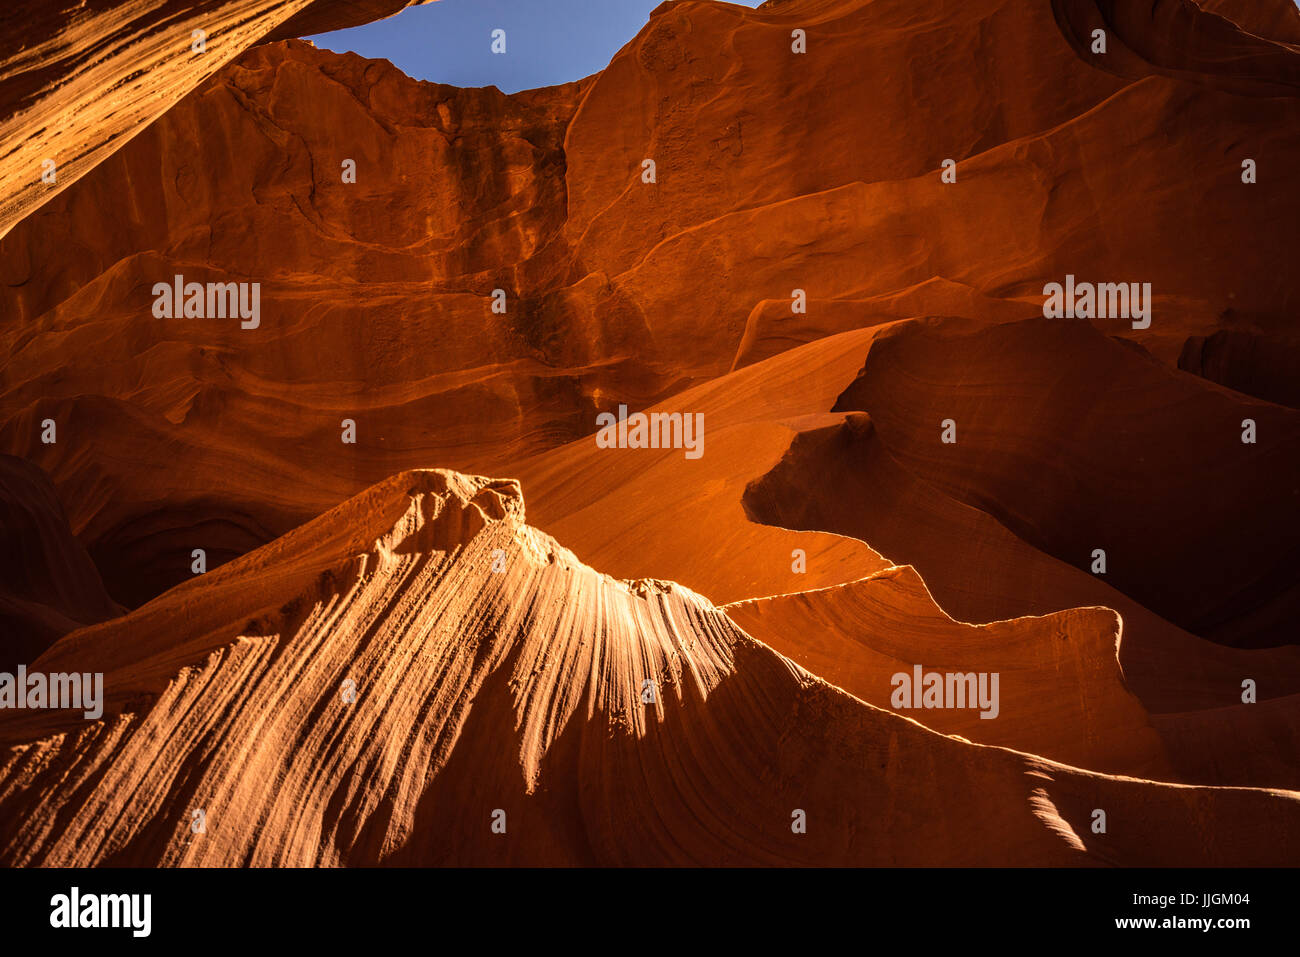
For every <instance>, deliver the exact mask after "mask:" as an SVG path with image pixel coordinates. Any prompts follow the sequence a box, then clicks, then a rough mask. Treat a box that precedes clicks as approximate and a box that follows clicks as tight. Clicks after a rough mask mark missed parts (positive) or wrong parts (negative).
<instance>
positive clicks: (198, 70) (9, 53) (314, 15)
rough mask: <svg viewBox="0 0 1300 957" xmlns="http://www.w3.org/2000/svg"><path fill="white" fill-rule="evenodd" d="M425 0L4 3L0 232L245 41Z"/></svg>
mask: <svg viewBox="0 0 1300 957" xmlns="http://www.w3.org/2000/svg"><path fill="white" fill-rule="evenodd" d="M428 2H432V0H125V2H123V0H11V2H9V3H6V4H5V5H4V7H3V8H0V36H3V37H4V38H5V42H4V45H3V46H2V47H0V142H2V143H4V147H3V150H2V151H0V236H3V235H4V234H5V233H6V232H8V231H9V230H10V229H11V228H13V226H14V224H15V223H17V222H18V221H19V220H20V219H22V218H23V217H24V216H27V215H29V214H30V213H31V212H32V211H33V210H35V209H37V208H38V207H39V206H41V205H42V204H43V203H46V202H48V201H49V200H50V199H51V198H53V197H54V196H56V195H57V194H58V193H59V192H61V191H62V190H63V189H66V188H67V187H68V186H69V185H71V184H72V183H74V182H76V181H77V180H78V179H80V178H81V177H82V176H84V175H85V174H86V173H87V172H89V171H90V170H91V169H93V168H94V167H95V166H97V165H98V164H99V163H101V162H103V161H104V159H106V158H107V157H108V156H109V155H111V154H112V153H113V151H115V150H116V149H118V148H119V147H120V146H122V144H123V143H125V142H126V141H127V140H129V139H130V138H131V137H132V136H134V135H135V134H137V133H139V132H140V131H141V130H142V129H144V128H145V127H146V126H147V125H148V124H150V123H152V122H153V121H154V120H156V119H157V118H158V117H159V116H161V115H162V114H163V113H164V112H165V111H166V110H168V109H170V108H171V107H172V106H174V105H175V104H176V103H177V102H178V101H179V100H180V99H181V98H182V97H184V96H185V94H187V93H189V92H190V91H191V90H192V89H194V88H195V87H196V86H198V85H199V84H200V83H202V82H203V81H204V80H205V79H207V78H208V77H209V76H211V75H212V74H213V73H215V72H216V71H217V70H219V69H221V67H223V66H225V64H227V63H229V62H230V60H231V59H233V58H234V57H235V56H237V55H238V54H239V53H240V52H241V51H243V50H244V49H245V48H247V47H248V46H249V45H251V44H253V43H256V42H258V41H259V40H263V39H278V38H282V37H288V36H303V35H305V34H311V33H319V32H322V31H324V30H338V29H341V28H342V27H347V26H355V25H357V24H359V23H366V22H367V21H370V20H376V19H379V18H381V17H386V16H391V15H392V14H394V13H397V12H398V11H399V10H401V9H403V8H404V7H407V6H410V5H411V4H412V3H428ZM196 31H199V33H198V35H196ZM200 41H201V42H200ZM47 160H51V161H53V162H54V164H55V165H54V168H53V174H54V176H53V179H52V180H50V179H49V178H48V177H47V176H46V175H45V174H46V172H47V170H46V168H45V166H44V164H45V162H46V161H47Z"/></svg>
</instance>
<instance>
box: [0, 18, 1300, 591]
mask: <svg viewBox="0 0 1300 957" xmlns="http://www.w3.org/2000/svg"><path fill="white" fill-rule="evenodd" d="M1275 5H1276V6H1277V9H1278V10H1281V9H1283V8H1284V7H1285V6H1286V4H1285V3H1283V0H1276V4H1275ZM1157 6H1159V5H1157ZM1059 7H1060V5H1059V4H1058V5H1057V6H1056V7H1054V6H1053V4H1052V3H1050V2H1049V0H1043V2H1032V3H1025V2H1021V0H1015V2H1012V0H926V3H925V4H924V5H923V7H922V8H921V9H922V11H923V12H918V8H917V5H916V3H915V2H914V0H874V2H871V3H866V2H861V0H835V2H816V3H813V2H803V0H799V2H793V3H787V4H781V5H775V6H772V7H770V8H768V9H763V10H748V9H745V8H739V7H733V6H730V5H727V4H717V3H702V2H701V3H695V2H685V3H672V4H665V5H662V6H661V7H660V8H658V10H657V11H656V12H655V14H654V15H653V16H652V17H651V18H650V22H649V23H648V24H647V25H646V27H645V28H644V29H643V30H642V31H641V33H640V34H639V35H638V36H637V37H636V38H635V39H633V40H632V41H631V42H630V43H629V44H628V45H627V46H626V47H625V48H624V49H623V50H621V51H620V52H619V53H618V54H617V55H616V56H615V57H614V59H613V61H612V62H611V63H610V65H609V67H608V68H607V69H605V70H604V71H602V72H601V73H600V74H598V75H596V76H594V77H590V78H588V79H586V80H583V81H581V82H579V83H575V84H569V85H567V86H563V87H557V88H552V89H547V90H539V91H530V92H527V93H521V94H518V95H515V96H504V95H501V94H499V93H497V92H496V91H495V90H494V89H491V88H488V89H481V90H456V89H452V88H449V87H441V86H438V85H436V84H428V83H418V82H416V81H413V80H411V79H409V78H407V77H405V76H404V75H402V74H401V73H399V72H398V71H396V70H395V69H393V68H392V67H391V66H390V65H388V64H387V63H385V62H383V61H364V60H361V59H359V58H357V57H355V56H351V55H345V56H338V55H335V54H332V53H329V52H326V51H321V50H316V49H313V48H311V47H310V46H307V45H305V44H302V43H298V42H294V41H288V42H284V43H272V44H267V45H262V46H259V47H256V48H254V49H252V50H250V51H248V52H246V53H244V54H243V55H242V56H240V57H239V58H238V59H237V60H236V61H234V62H232V63H231V64H229V65H228V66H227V67H225V68H223V69H222V70H220V71H219V72H217V73H216V74H215V75H214V76H212V77H210V78H209V79H208V80H207V81H206V82H204V83H203V84H202V85H201V86H200V87H199V88H198V89H196V90H194V91H193V92H192V93H190V95H188V96H187V97H186V98H185V99H184V100H183V101H181V102H180V103H178V104H177V105H176V106H175V107H174V108H172V109H170V110H168V111H167V112H166V113H165V114H164V115H163V116H162V118H161V119H160V120H159V121H158V122H157V123H155V124H153V125H152V126H150V127H149V128H148V129H147V130H146V131H145V132H144V133H142V134H140V135H138V136H136V137H134V138H133V139H132V140H131V141H130V142H129V143H127V144H126V145H125V146H124V147H122V148H121V149H120V150H118V151H117V152H115V153H114V154H113V155H112V157H111V158H110V159H109V160H107V161H106V162H104V163H102V164H100V165H99V166H97V167H96V168H95V169H94V170H93V171H92V172H91V173H89V174H88V175H87V176H86V178H85V179H84V180H83V181H80V182H78V183H76V184H75V185H74V186H73V187H71V188H70V189H68V190H67V191H66V192H64V193H61V194H60V195H58V196H57V197H55V198H54V199H53V200H51V201H50V202H49V203H47V204H46V205H45V206H43V207H42V208H41V209H40V210H39V211H38V212H36V213H35V214H34V215H32V216H31V217H29V218H28V219H27V220H25V221H24V222H23V223H21V224H20V225H19V226H18V227H17V228H16V229H14V230H13V231H12V232H11V233H10V234H9V235H8V236H6V237H5V238H4V239H3V240H0V280H3V285H0V317H3V319H4V321H3V323H2V324H0V336H3V337H4V346H5V348H6V350H7V353H8V355H9V356H10V360H9V361H8V363H7V366H6V370H5V377H4V380H3V383H2V384H0V449H3V450H4V451H6V452H8V453H11V454H15V455H19V456H21V457H25V458H30V459H32V460H33V461H35V462H36V463H37V464H38V465H40V466H41V467H42V468H43V469H44V470H45V471H46V472H47V473H48V474H49V475H50V476H51V478H52V480H53V481H54V483H55V486H56V488H58V489H59V493H60V496H61V497H62V498H63V499H64V501H65V507H66V508H67V509H68V512H69V517H70V519H71V521H72V525H73V527H74V529H75V530H76V532H77V534H78V535H79V536H80V537H81V538H82V540H83V541H84V542H85V543H86V545H87V547H88V548H89V549H90V551H91V553H92V555H94V556H95V558H96V561H97V562H98V563H99V564H100V566H101V567H102V568H105V569H112V571H111V572H109V573H107V578H106V583H107V585H108V587H109V589H110V592H111V593H112V594H113V595H114V596H115V597H116V598H117V600H119V601H121V602H123V603H125V604H128V605H131V606H135V605H138V604H139V603H140V602H142V601H144V600H146V599H148V598H150V597H152V596H154V595H156V594H159V593H161V592H162V591H163V590H165V589H166V588H168V587H170V586H172V585H174V584H176V583H178V582H180V581H183V580H184V579H185V577H187V576H188V564H189V562H188V557H187V556H188V555H189V553H190V550H191V549H192V548H194V547H198V546H204V547H207V549H208V551H209V553H210V555H211V556H212V558H213V561H214V562H218V561H224V560H228V559H229V558H232V557H234V556H236V555H239V554H242V553H244V552H246V551H248V550H249V549H251V548H254V547H256V546H257V545H260V544H263V543H265V542H267V541H269V540H271V539H272V538H274V537H275V536H277V535H280V534H283V533H284V532H286V531H288V530H289V529H291V528H293V527H295V526H296V525H298V524H300V523H302V522H303V521H306V520H307V519H309V518H311V517H312V516H314V515H317V514H319V513H320V512H321V511H322V510H324V509H326V508H328V507H330V506H332V505H334V504H336V503H337V502H339V501H340V500H342V499H343V498H345V497H347V496H348V495H351V494H354V493H355V492H357V491H359V490H360V489H361V488H364V487H366V486H368V485H370V484H373V483H375V482H378V481H381V480H382V479H383V478H385V477H386V476H388V475H390V474H392V473H393V472H394V471H397V470H400V469H403V468H412V467H420V466H425V465H429V464H444V465H451V466H455V467H458V468H462V469H469V470H472V471H485V472H500V473H501V474H508V473H510V472H511V471H512V470H513V468H514V463H515V462H516V461H517V459H518V458H519V457H520V456H523V455H531V454H534V453H537V452H540V451H543V450H545V449H548V448H551V447H554V446H557V445H559V444H562V443H563V442H565V441H568V440H571V439H574V438H578V437H580V436H583V435H586V434H589V433H590V432H591V431H592V429H593V427H594V425H593V424H594V418H595V414H596V413H597V412H598V411H603V410H611V409H615V408H616V407H617V406H618V404H619V403H620V402H626V403H628V404H629V405H630V406H631V407H632V408H643V407H645V406H646V405H649V404H651V403H653V402H655V401H657V400H660V399H662V398H665V397H666V396H668V395H671V394H674V393H676V392H678V391H680V390H681V389H682V388H684V387H686V386H688V385H690V384H693V383H698V382H703V381H707V380H709V379H711V378H713V377H715V376H717V375H719V374H721V373H723V372H726V371H727V370H729V369H731V368H736V367H740V366H743V365H745V364H747V363H751V362H754V361H756V360H758V359H761V358H765V357H769V356H771V355H774V354H775V353H777V352H780V351H782V350H783V349H788V348H790V347H791V346H793V345H798V344H800V343H803V342H808V341H812V340H814V339H817V338H819V337H823V336H825V335H828V334H832V333H836V332H841V331H845V330H848V329H853V328H860V327H862V326H867V325H872V324H878V323H880V322H882V321H892V320H895V319H902V318H909V317H912V316H916V315H945V316H960V317H965V318H970V319H977V320H980V321H983V322H1002V321H1007V320H1018V319H1023V318H1026V317H1027V316H1030V315H1033V314H1035V313H1036V312H1038V311H1039V309H1040V307H1041V300H1042V296H1041V290H1042V288H1043V285H1044V283H1046V282H1048V281H1060V280H1062V279H1063V278H1064V276H1065V274H1067V273H1071V274H1074V275H1077V276H1079V277H1080V278H1081V279H1088V280H1089V281H1097V280H1107V279H1112V280H1114V281H1149V282H1151V283H1152V288H1153V298H1154V305H1153V309H1154V315H1155V317H1156V318H1155V319H1154V321H1153V322H1152V325H1151V327H1150V329H1149V330H1145V331H1137V330H1133V329H1132V328H1131V327H1130V324H1129V323H1128V322H1125V321H1123V320H1097V322H1096V325H1097V327H1098V329H1099V331H1101V332H1103V333H1105V334H1108V335H1122V336H1126V337H1130V338H1134V339H1136V340H1138V341H1140V342H1141V343H1142V344H1143V345H1144V347H1146V348H1147V349H1148V350H1149V351H1151V352H1152V354H1153V355H1154V356H1156V357H1157V358H1158V359H1160V360H1161V361H1163V362H1165V363H1166V364H1168V365H1170V366H1175V365H1176V364H1177V362H1178V357H1179V356H1180V355H1181V354H1182V353H1183V350H1184V346H1185V343H1186V341H1187V340H1188V338H1189V337H1190V336H1202V337H1205V336H1212V335H1214V334H1216V333H1218V332H1220V331H1222V330H1224V329H1233V330H1237V331H1241V332H1246V333H1249V334H1251V335H1254V336H1257V337H1259V338H1260V341H1261V342H1262V343H1263V344H1264V345H1265V349H1264V350H1261V351H1264V352H1266V351H1267V345H1268V344H1269V343H1271V342H1272V341H1273V340H1274V339H1275V338H1276V337H1279V336H1282V337H1286V336H1287V335H1288V330H1289V325H1290V323H1291V322H1292V317H1293V316H1294V314H1295V310H1296V308H1297V306H1298V305H1300V300H1298V299H1297V293H1296V288H1295V283H1294V282H1293V281H1292V280H1291V265H1290V260H1289V258H1288V257H1289V251H1290V250H1291V249H1294V248H1295V246H1296V244H1297V242H1298V241H1300V191H1297V190H1295V189H1294V188H1292V185H1291V182H1290V176H1289V173H1288V171H1289V170H1290V169H1291V168H1292V166H1293V164H1294V160H1295V157H1296V155H1297V153H1298V152H1300V132H1298V131H1300V122H1297V121H1300V112H1298V111H1300V99H1297V98H1296V96H1295V95H1293V93H1294V91H1291V90H1290V89H1289V88H1287V87H1286V83H1285V81H1286V78H1287V77H1288V76H1289V75H1290V71H1291V69H1292V64H1293V62H1295V61H1296V60H1297V58H1300V53H1295V52H1294V51H1291V50H1290V48H1289V47H1287V46H1286V45H1285V44H1283V43H1281V42H1278V41H1271V40H1270V41H1266V40H1264V39H1262V38H1260V37H1257V36H1255V35H1254V34H1253V33H1250V32H1249V31H1248V29H1245V28H1241V29H1239V28H1238V27H1237V26H1235V25H1234V23H1233V22H1232V21H1231V20H1225V19H1223V18H1222V17H1220V16H1218V15H1217V14H1216V15H1214V16H1213V17H1211V15H1210V14H1207V13H1203V12H1201V11H1198V10H1197V9H1196V8H1195V7H1193V6H1191V5H1190V4H1184V5H1183V6H1182V7H1179V13H1178V16H1179V17H1183V18H1190V21H1189V22H1191V23H1192V24H1193V25H1200V26H1197V29H1196V30H1195V31H1194V35H1195V37H1197V38H1198V40H1197V42H1198V43H1201V42H1203V43H1213V44H1217V45H1218V46H1217V47H1216V49H1217V48H1219V47H1222V48H1223V49H1225V50H1227V49H1231V50H1232V51H1234V52H1232V56H1233V57H1237V58H1243V57H1244V58H1245V59H1244V60H1243V62H1246V63H1248V64H1250V65H1251V70H1252V71H1253V73H1252V74H1251V75H1252V76H1253V75H1255V74H1258V75H1259V76H1267V77H1272V78H1273V79H1272V80H1270V83H1271V85H1270V87H1269V92H1270V95H1268V96H1256V95H1246V94H1245V93H1241V92H1238V91H1234V90H1228V89H1226V88H1223V86H1222V85H1221V84H1219V85H1216V84H1214V83H1208V82H1200V81H1198V80H1197V77H1199V76H1200V74H1197V76H1193V77H1191V78H1189V72H1190V71H1191V67H1190V66H1188V65H1186V64H1184V65H1183V66H1182V67H1180V70H1179V72H1177V74H1176V75H1175V74H1174V73H1171V72H1169V71H1168V70H1164V69H1163V68H1157V67H1156V66H1154V65H1148V66H1143V67H1141V69H1138V68H1137V67H1133V66H1132V65H1131V64H1130V66H1126V67H1125V70H1126V71H1127V72H1126V73H1124V75H1117V74H1116V73H1115V72H1114V70H1111V69H1106V68H1102V67H1101V66H1099V65H1098V64H1097V63H1096V62H1092V61H1090V60H1089V59H1088V58H1085V57H1083V56H1082V55H1081V54H1080V52H1079V50H1078V49H1076V47H1075V46H1074V45H1073V44H1072V40H1071V38H1070V36H1067V34H1066V33H1065V32H1063V27H1062V23H1061V16H1062V11H1061V9H1058V8H1059ZM1184 7H1185V8H1186V9H1184ZM1089 8H1090V7H1089V5H1088V4H1083V3H1078V4H1073V5H1072V6H1070V8H1069V9H1070V10H1084V11H1086V10H1087V9H1089ZM1157 12H1158V11H1157ZM1220 12H1226V13H1227V14H1229V15H1230V14H1231V13H1232V11H1231V10H1227V11H1220ZM1286 16H1291V17H1294V16H1296V14H1295V13H1294V11H1293V12H1292V13H1290V14H1287V15H1286ZM1274 19H1278V22H1279V23H1287V22H1290V21H1289V20H1286V19H1285V17H1284V15H1283V14H1281V13H1277V14H1276V16H1275V17H1274ZM1163 22H1164V21H1163V20H1159V18H1156V19H1154V20H1144V19H1141V18H1136V19H1133V18H1127V19H1123V20H1122V23H1120V26H1122V27H1123V30H1122V31H1121V32H1122V34H1123V36H1124V37H1128V38H1129V40H1128V41H1126V42H1127V45H1128V46H1129V47H1132V46H1133V45H1134V44H1137V40H1136V39H1132V37H1133V36H1135V35H1137V36H1147V35H1148V34H1158V30H1159V28H1160V24H1161V23H1163ZM1180 22H1181V21H1180ZM1252 22H1253V21H1252ZM1207 25H1212V26H1213V29H1211V28H1210V26H1207ZM796 27H797V28H799V29H804V30H806V31H807V36H808V42H809V47H808V52H807V53H806V54H793V53H792V52H791V49H790V42H791V41H790V33H791V30H792V29H794V28H796ZM1114 29H1115V30H1119V27H1118V26H1117V27H1115V28H1114ZM1113 39H1114V43H1115V46H1116V51H1118V47H1119V45H1120V42H1121V38H1120V36H1119V35H1118V34H1117V35H1116V36H1115V37H1114V38H1113ZM1259 44H1265V46H1264V48H1262V49H1263V50H1264V52H1260V50H1261V48H1259ZM1138 45H1139V46H1140V44H1138ZM1242 51H1244V52H1242ZM1252 51H1253V52H1252ZM1265 53H1267V55H1265ZM1115 55H1116V56H1118V55H1119V54H1118V52H1116V54H1115ZM1152 55H1154V54H1152ZM1225 55H1226V54H1225ZM1094 59H1095V58H1094ZM1107 62H1109V61H1107ZM1142 62H1148V61H1142ZM1130 67H1132V68H1130ZM1204 71H1205V75H1206V76H1209V75H1214V76H1217V75H1219V74H1217V73H1215V72H1214V70H1212V69H1211V67H1210V66H1208V65H1206V66H1204ZM1274 87H1277V89H1274ZM845 104H866V106H865V107H863V108H861V109H859V108H847V107H846V106H845ZM1248 158H1249V159H1253V160H1254V161H1256V163H1257V164H1258V181H1257V182H1256V183H1254V184H1250V185H1247V184H1244V183H1242V181H1241V164H1242V162H1243V160H1245V159H1248ZM346 159H352V160H354V161H355V162H356V164H357V181H356V183H344V182H343V179H342V172H341V170H342V164H343V161H344V160H346ZM646 159H653V160H654V162H655V164H656V167H655V168H656V181H655V183H653V184H648V183H644V182H642V178H641V176H642V170H643V162H644V160H646ZM945 159H954V160H955V161H956V163H957V168H956V175H957V182H956V183H953V184H950V183H944V182H943V181H942V180H941V178H940V169H941V166H940V164H941V163H942V162H943V160H945ZM178 274H180V275H183V276H185V278H186V279H187V280H190V281H199V282H207V281H243V282H259V283H260V284H261V287H260V288H261V316H260V324H259V326H258V328H256V329H241V328H240V327H239V323H237V322H234V321H230V320H225V321H223V320H176V319H171V320H169V319H158V318H155V317H154V315H153V312H152V306H153V294H152V292H151V290H152V288H153V285H154V284H155V283H158V282H167V281H171V280H172V278H173V277H174V276H175V275H178ZM498 289H499V290H502V292H503V293H504V294H505V296H506V299H505V300H504V308H505V310H506V311H505V312H504V313H500V312H494V311H493V304H494V302H495V301H496V300H494V299H493V298H492V297H493V291H494V290H498ZM794 289H800V290H803V292H804V293H805V294H806V296H807V297H808V309H807V311H806V312H804V313H799V314H794V313H792V312H791V310H790V303H791V296H792V290H794ZM1256 354H1258V353H1256ZM1272 375H1273V373H1272V372H1271V371H1270V369H1269V368H1260V369H1258V370H1257V369H1256V368H1255V367H1254V366H1253V365H1251V366H1249V367H1247V368H1244V369H1242V370H1241V371H1240V372H1239V373H1238V374H1237V375H1236V377H1235V378H1234V380H1233V381H1234V383H1235V384H1239V385H1240V386H1242V387H1246V386H1249V385H1250V384H1251V383H1255V382H1260V383H1267V382H1268V381H1269V378H1270V376H1272ZM1275 394H1276V392H1275V391H1267V390H1266V391H1265V392H1264V393H1263V397H1269V396H1272V395H1275ZM820 411H825V409H822V410H820ZM47 417H51V418H55V419H56V420H58V421H60V423H62V424H63V425H65V426H66V428H67V430H68V431H69V434H76V435H77V436H78V439H77V447H76V449H75V454H74V450H73V449H72V448H71V447H69V446H66V445H59V446H45V445H42V444H41V443H40V442H39V440H38V436H39V429H38V428H37V425H38V423H39V422H41V421H42V420H43V419H44V418H47ZM344 418H349V419H352V420H354V421H355V422H356V423H357V443H356V445H355V446H345V445H343V444H342V443H341V442H340V441H339V437H340V433H341V425H340V423H341V422H342V420H343V419H344ZM485 423H490V428H485V427H484V424H485ZM123 452H125V454H122V453H123ZM250 452H251V453H252V454H251V456H250V454H249V453H250ZM729 597H736V596H729Z"/></svg>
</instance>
